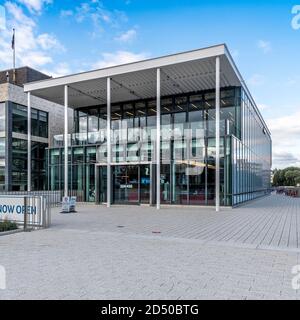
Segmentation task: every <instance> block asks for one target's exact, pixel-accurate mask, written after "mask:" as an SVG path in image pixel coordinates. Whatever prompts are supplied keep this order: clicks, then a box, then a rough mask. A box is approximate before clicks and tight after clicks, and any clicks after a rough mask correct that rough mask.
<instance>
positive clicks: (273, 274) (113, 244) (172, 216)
mask: <svg viewBox="0 0 300 320" xmlns="http://www.w3.org/2000/svg"><path fill="white" fill-rule="evenodd" d="M77 209H78V213H76V214H65V215H63V214H60V213H59V209H58V208H56V209H53V218H52V227H51V228H50V229H47V230H40V231H34V232H30V233H18V234H13V235H10V236H2V237H0V253H1V254H0V265H2V266H3V267H5V269H6V273H7V279H6V285H7V289H6V290H0V299H12V298H16V299H300V291H296V290H294V289H293V288H292V279H293V277H294V276H295V275H293V274H292V272H291V270H292V267H293V266H295V265H298V264H300V199H292V198H286V197H284V196H276V195H272V196H269V197H266V198H262V199H259V200H256V201H252V202H250V203H248V204H247V205H245V206H242V207H239V208H235V209H227V208H224V209H222V210H221V212H220V213H216V212H215V211H214V210H213V209H212V208H199V207H198V208H197V207H193V208H192V207H190V208H186V207H165V208H162V210H161V211H157V210H156V209H155V208H150V207H138V206H128V207H127V206H126V207H124V206H123V207H120V206H113V207H112V208H110V209H107V208H106V207H103V206H94V205H84V206H81V205H79V206H78V208H77Z"/></svg>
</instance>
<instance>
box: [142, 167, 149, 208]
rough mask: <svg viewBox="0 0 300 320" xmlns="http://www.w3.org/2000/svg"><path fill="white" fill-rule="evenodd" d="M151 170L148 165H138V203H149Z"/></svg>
mask: <svg viewBox="0 0 300 320" xmlns="http://www.w3.org/2000/svg"><path fill="white" fill-rule="evenodd" d="M150 186H151V172H150V165H141V166H140V203H147V204H149V203H150Z"/></svg>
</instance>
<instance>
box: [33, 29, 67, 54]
mask: <svg viewBox="0 0 300 320" xmlns="http://www.w3.org/2000/svg"><path fill="white" fill-rule="evenodd" d="M36 41H37V43H38V44H39V45H40V46H41V48H42V49H43V50H50V49H58V50H61V51H65V48H64V47H63V45H62V44H61V43H60V42H59V41H58V40H57V39H56V38H55V36H53V35H51V34H48V33H43V34H40V35H39V36H38V37H37V39H36Z"/></svg>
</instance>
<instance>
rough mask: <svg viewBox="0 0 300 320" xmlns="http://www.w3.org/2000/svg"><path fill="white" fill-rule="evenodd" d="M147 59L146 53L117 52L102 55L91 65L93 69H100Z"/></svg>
mask: <svg viewBox="0 0 300 320" xmlns="http://www.w3.org/2000/svg"><path fill="white" fill-rule="evenodd" d="M148 57H149V55H148V54H146V53H133V52H129V51H117V52H115V53H103V54H102V58H101V59H100V60H99V61H97V62H96V63H95V64H93V68H95V69H101V68H106V67H111V66H115V65H120V64H125V63H130V62H136V61H140V60H145V59H147V58H148Z"/></svg>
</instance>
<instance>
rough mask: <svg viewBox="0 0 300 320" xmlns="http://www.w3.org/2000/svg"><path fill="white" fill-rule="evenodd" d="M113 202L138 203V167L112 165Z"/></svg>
mask: <svg viewBox="0 0 300 320" xmlns="http://www.w3.org/2000/svg"><path fill="white" fill-rule="evenodd" d="M113 200H114V203H139V167H138V166H131V165H128V166H127V165H126V166H114V167H113Z"/></svg>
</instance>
